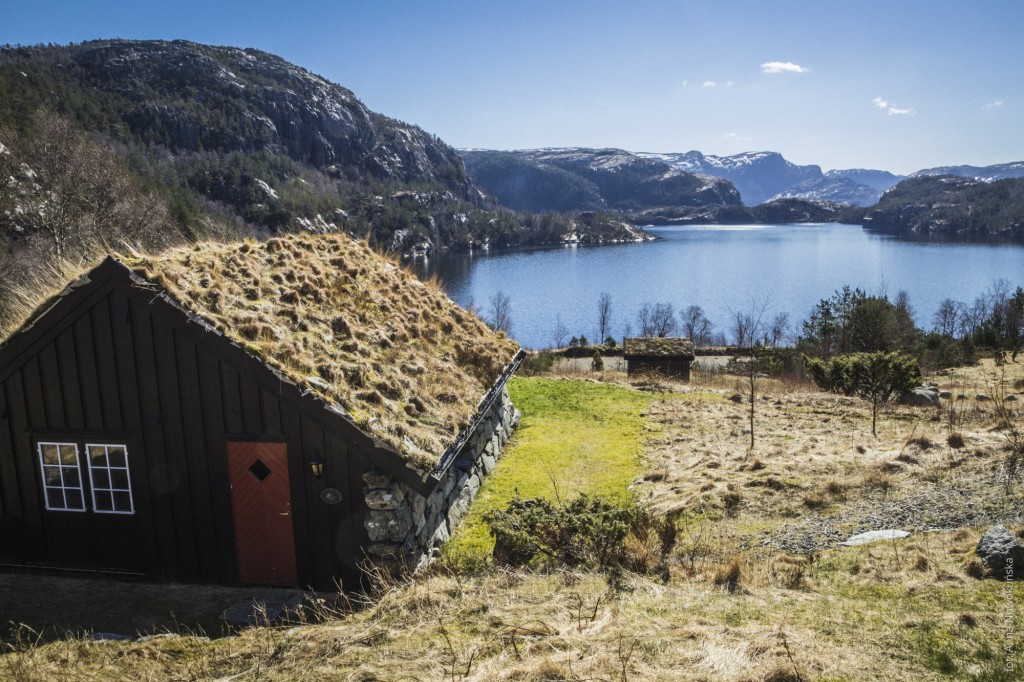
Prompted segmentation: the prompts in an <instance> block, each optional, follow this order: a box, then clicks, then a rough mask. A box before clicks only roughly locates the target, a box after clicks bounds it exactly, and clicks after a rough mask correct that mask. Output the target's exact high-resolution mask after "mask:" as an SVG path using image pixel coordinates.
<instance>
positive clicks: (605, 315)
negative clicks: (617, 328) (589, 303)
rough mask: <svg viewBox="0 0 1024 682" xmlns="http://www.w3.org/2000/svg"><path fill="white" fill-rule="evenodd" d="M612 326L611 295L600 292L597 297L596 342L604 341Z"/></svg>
mask: <svg viewBox="0 0 1024 682" xmlns="http://www.w3.org/2000/svg"><path fill="white" fill-rule="evenodd" d="M611 327H612V295H611V294H607V293H604V292H602V293H601V295H600V296H599V297H598V299H597V342H598V343H604V340H605V339H606V338H607V337H608V331H609V330H610V329H611Z"/></svg>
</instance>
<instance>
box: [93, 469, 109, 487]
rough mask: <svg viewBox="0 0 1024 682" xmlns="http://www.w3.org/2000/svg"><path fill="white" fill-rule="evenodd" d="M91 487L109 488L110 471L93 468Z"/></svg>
mask: <svg viewBox="0 0 1024 682" xmlns="http://www.w3.org/2000/svg"><path fill="white" fill-rule="evenodd" d="M92 487H94V488H96V489H97V490H110V472H109V471H107V470H106V469H93V470H92Z"/></svg>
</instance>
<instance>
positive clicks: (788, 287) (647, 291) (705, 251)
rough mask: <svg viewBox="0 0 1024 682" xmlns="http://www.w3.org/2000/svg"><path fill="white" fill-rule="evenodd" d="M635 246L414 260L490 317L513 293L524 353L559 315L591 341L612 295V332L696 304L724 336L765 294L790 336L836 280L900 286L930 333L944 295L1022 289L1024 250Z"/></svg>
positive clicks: (769, 236)
mask: <svg viewBox="0 0 1024 682" xmlns="http://www.w3.org/2000/svg"><path fill="white" fill-rule="evenodd" d="M646 229H647V230H648V231H649V232H651V233H652V234H655V235H657V236H658V237H659V239H658V240H657V241H654V242H647V243H641V244H618V245H611V246H559V247H549V248H543V249H529V250H516V251H497V252H490V253H487V252H483V251H477V252H475V253H474V254H472V255H469V254H451V255H448V254H446V255H441V256H434V257H432V258H430V259H429V260H427V261H425V262H419V263H417V265H416V268H417V270H418V272H419V273H420V274H421V275H430V274H436V275H437V276H438V277H440V279H441V281H442V282H443V283H444V286H445V288H446V289H447V291H448V294H449V295H450V296H451V297H452V298H453V299H454V300H455V301H456V302H458V303H459V304H460V305H463V306H468V305H469V304H471V303H472V304H474V305H475V306H476V307H477V309H478V310H479V311H480V312H481V313H482V314H483V315H484V317H487V316H488V307H489V303H490V300H491V298H492V297H493V296H494V294H495V293H496V292H498V291H503V292H504V293H506V294H508V295H509V296H510V297H511V302H512V336H513V337H515V339H516V340H517V341H519V343H521V344H522V345H524V346H526V347H527V348H544V347H550V346H553V345H554V340H553V332H554V329H555V326H556V324H557V320H558V318H559V317H560V318H561V320H562V322H563V323H564V324H565V326H566V327H567V328H568V330H569V335H570V336H573V335H575V336H579V335H580V334H584V335H586V336H587V337H588V338H589V339H591V340H595V339H596V337H597V299H598V296H599V295H600V294H601V292H608V293H609V294H611V296H612V333H613V335H614V336H615V337H616V338H621V337H622V336H623V334H624V332H625V331H626V324H627V323H629V324H630V325H631V328H632V331H633V332H635V331H636V330H637V328H638V325H637V323H636V313H637V310H638V309H639V308H640V306H641V305H643V304H644V303H671V304H672V305H673V306H674V307H675V308H676V310H680V309H682V308H685V307H686V306H688V305H699V306H701V307H702V308H704V312H705V314H706V315H707V316H708V318H710V319H711V321H712V322H713V323H714V325H715V328H714V330H713V331H719V330H721V331H728V328H729V325H728V320H729V317H730V312H731V311H741V312H742V311H749V310H750V309H751V307H752V305H753V303H752V299H756V300H757V301H760V300H761V299H762V298H763V297H764V296H768V297H769V299H770V304H769V305H770V307H769V309H770V311H771V312H772V313H775V312H788V313H789V316H790V321H791V324H790V326H791V331H792V332H796V331H798V330H799V327H800V322H801V321H802V320H804V319H805V318H806V317H807V315H808V313H809V312H810V311H811V309H812V308H813V307H814V305H815V304H816V303H817V302H818V301H819V300H821V299H822V298H827V297H829V296H831V295H832V293H833V292H834V291H835V290H836V289H839V288H841V287H843V286H844V285H849V286H851V287H860V288H861V289H864V290H865V291H867V292H868V293H871V294H878V293H886V294H888V295H889V297H890V298H892V297H893V296H895V295H896V292H898V291H900V290H905V291H906V292H907V293H908V294H910V302H911V305H912V306H913V308H914V310H915V311H916V317H917V322H918V325H919V326H924V327H925V328H929V329H930V328H931V326H932V316H933V315H934V313H935V310H936V309H937V308H938V306H939V303H940V302H941V301H942V300H943V299H945V298H952V299H954V300H960V301H964V302H965V303H970V302H971V301H973V300H974V298H975V297H976V296H978V295H979V294H981V293H982V292H984V291H985V289H987V288H988V287H989V286H991V284H992V282H993V281H994V280H995V279H998V278H1004V279H1007V280H1009V281H1010V282H1011V283H1012V284H1013V286H1015V287H1016V286H1018V285H1024V246H1020V245H1012V244H974V243H972V244H964V243H949V242H945V243H934V242H919V241H901V240H899V239H895V238H892V237H887V236H881V235H877V234H872V233H869V232H866V231H865V230H863V229H862V228H861V227H860V226H858V225H835V224H823V225H749V226H722V225H710V226H696V225H688V226H682V227H649V228H646Z"/></svg>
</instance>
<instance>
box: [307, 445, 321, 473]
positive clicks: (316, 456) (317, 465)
mask: <svg viewBox="0 0 1024 682" xmlns="http://www.w3.org/2000/svg"><path fill="white" fill-rule="evenodd" d="M309 470H310V471H312V472H313V478H316V479H319V478H321V477H322V476H323V475H324V459H323V457H321V456H320V451H319V450H313V454H312V455H310V456H309Z"/></svg>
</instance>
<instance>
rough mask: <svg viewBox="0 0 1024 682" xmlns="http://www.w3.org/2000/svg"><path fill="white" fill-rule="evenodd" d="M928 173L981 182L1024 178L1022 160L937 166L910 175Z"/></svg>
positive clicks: (925, 174)
mask: <svg viewBox="0 0 1024 682" xmlns="http://www.w3.org/2000/svg"><path fill="white" fill-rule="evenodd" d="M928 175H956V176H959V177H961V178H974V179H975V180H980V181H982V182H995V181H996V180H1009V179H1012V178H1024V161H1013V162H1011V163H998V164H995V165H993V166H938V167H936V168H926V169H924V170H919V171H917V172H916V173H914V174H913V175H911V176H910V177H912V178H919V177H922V176H928Z"/></svg>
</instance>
